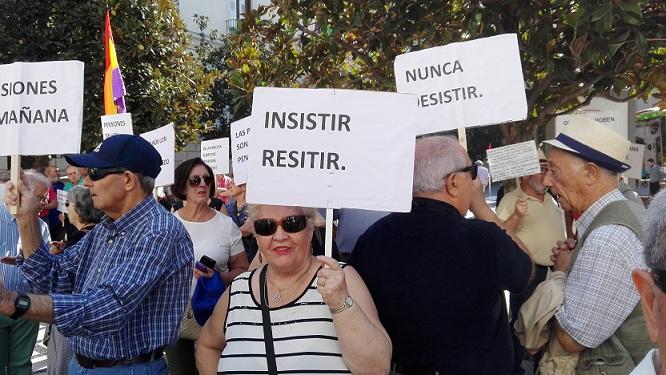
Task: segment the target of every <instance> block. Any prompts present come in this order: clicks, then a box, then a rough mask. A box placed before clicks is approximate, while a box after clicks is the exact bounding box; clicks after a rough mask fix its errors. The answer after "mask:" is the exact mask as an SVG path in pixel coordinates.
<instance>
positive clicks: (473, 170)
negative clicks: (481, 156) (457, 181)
mask: <svg viewBox="0 0 666 375" xmlns="http://www.w3.org/2000/svg"><path fill="white" fill-rule="evenodd" d="M463 172H468V173H470V174H471V175H472V180H476V176H477V175H478V173H479V166H478V165H476V164H472V165H470V166H468V167H465V168H460V169H457V170H455V171H453V172H451V173H449V174H447V175H446V176H444V179H445V180H446V178H447V177H449V176H450V175H452V174H454V173H463Z"/></svg>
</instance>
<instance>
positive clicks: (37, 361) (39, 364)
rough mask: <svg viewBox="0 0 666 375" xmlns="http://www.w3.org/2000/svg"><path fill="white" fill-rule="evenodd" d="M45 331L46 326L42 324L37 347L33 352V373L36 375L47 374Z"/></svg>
mask: <svg viewBox="0 0 666 375" xmlns="http://www.w3.org/2000/svg"><path fill="white" fill-rule="evenodd" d="M45 330H46V324H43V323H42V324H40V325H39V334H38V335H37V345H35V349H34V350H33V351H32V371H33V373H35V374H46V346H44V345H42V339H43V338H44V331H45Z"/></svg>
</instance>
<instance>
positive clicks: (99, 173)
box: [88, 168, 127, 181]
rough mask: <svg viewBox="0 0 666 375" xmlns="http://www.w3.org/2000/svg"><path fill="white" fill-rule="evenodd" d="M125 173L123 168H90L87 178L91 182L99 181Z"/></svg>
mask: <svg viewBox="0 0 666 375" xmlns="http://www.w3.org/2000/svg"><path fill="white" fill-rule="evenodd" d="M125 172H127V169H125V168H90V169H88V177H89V178H90V179H91V180H93V181H99V180H101V179H103V178H104V177H106V176H108V175H110V174H121V173H125Z"/></svg>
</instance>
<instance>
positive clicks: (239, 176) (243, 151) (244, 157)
mask: <svg viewBox="0 0 666 375" xmlns="http://www.w3.org/2000/svg"><path fill="white" fill-rule="evenodd" d="M251 118H252V117H251V116H249V117H246V118H244V119H240V120H238V121H235V122H232V123H231V160H232V164H231V165H232V167H233V171H234V184H236V185H241V184H244V183H246V182H247V164H248V160H249V150H250V148H249V147H250V128H251V125H250V124H251Z"/></svg>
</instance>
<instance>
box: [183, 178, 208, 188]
mask: <svg viewBox="0 0 666 375" xmlns="http://www.w3.org/2000/svg"><path fill="white" fill-rule="evenodd" d="M202 179H203V182H204V183H205V184H206V186H210V185H211V184H212V183H213V177H211V176H192V177H190V178H188V179H187V182H189V184H190V186H192V187H197V186H199V184H200V183H201V180H202Z"/></svg>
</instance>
